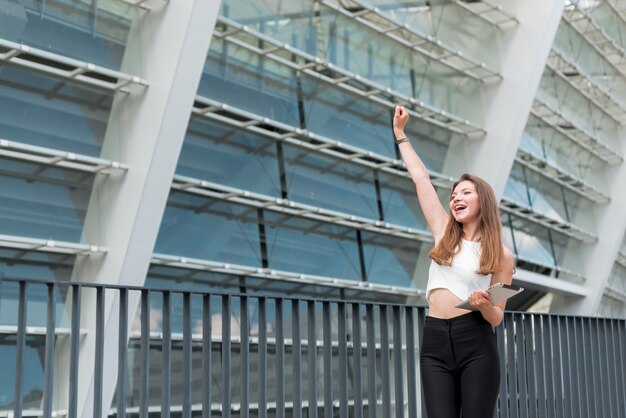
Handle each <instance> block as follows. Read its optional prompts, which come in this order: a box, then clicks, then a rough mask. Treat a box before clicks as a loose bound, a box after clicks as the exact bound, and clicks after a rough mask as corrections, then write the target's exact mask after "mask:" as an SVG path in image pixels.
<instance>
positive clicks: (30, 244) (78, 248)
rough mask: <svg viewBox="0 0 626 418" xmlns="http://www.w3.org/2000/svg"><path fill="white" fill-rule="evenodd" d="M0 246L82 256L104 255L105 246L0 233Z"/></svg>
mask: <svg viewBox="0 0 626 418" xmlns="http://www.w3.org/2000/svg"><path fill="white" fill-rule="evenodd" d="M0 247H2V248H11V249H16V250H23V251H39V252H45V253H53V254H71V255H77V256H82V257H89V256H92V255H98V254H100V255H104V254H105V253H106V252H107V248H105V247H100V246H97V245H86V244H77V243H74V242H66V241H55V240H51V239H47V240H46V239H37V238H26V237H19V236H14V235H0Z"/></svg>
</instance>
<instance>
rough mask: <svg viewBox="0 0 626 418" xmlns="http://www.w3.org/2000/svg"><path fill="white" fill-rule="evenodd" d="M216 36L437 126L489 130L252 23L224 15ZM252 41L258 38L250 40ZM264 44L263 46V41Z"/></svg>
mask: <svg viewBox="0 0 626 418" xmlns="http://www.w3.org/2000/svg"><path fill="white" fill-rule="evenodd" d="M214 36H215V37H216V38H218V39H222V40H225V41H228V42H230V43H232V44H234V45H237V46H239V47H241V48H245V49H247V50H248V51H250V52H253V53H255V54H258V55H260V56H264V57H267V58H270V59H272V60H273V61H276V62H278V63H281V64H283V65H285V66H288V67H290V68H292V69H294V70H297V71H301V72H303V73H305V74H307V75H309V76H311V77H314V78H317V79H319V80H322V81H325V82H327V83H329V84H332V85H335V86H337V87H340V88H342V89H344V90H346V91H348V92H350V93H352V94H356V95H358V96H360V97H362V98H363V99H364V100H370V101H372V102H375V103H378V104H381V105H383V106H386V107H388V108H394V107H395V106H396V105H397V104H405V105H406V106H407V110H408V111H409V114H410V115H411V116H414V117H415V118H418V119H422V120H424V121H427V122H429V123H431V124H433V125H435V126H439V127H442V128H445V129H448V130H450V131H452V132H456V133H458V134H461V135H463V136H467V137H471V138H477V137H482V136H484V135H485V130H484V129H483V128H481V127H479V126H477V125H475V124H473V123H472V122H470V121H468V120H466V119H461V118H459V117H458V116H455V115H452V114H449V113H447V112H446V111H444V110H440V109H437V108H435V107H433V106H431V105H428V104H426V103H424V102H422V101H420V100H416V99H415V98H413V97H410V96H407V95H404V94H402V93H400V92H397V91H393V90H391V89H390V88H389V87H384V86H381V85H379V84H377V83H375V82H373V81H371V80H367V79H366V78H365V77H363V76H360V75H358V74H355V73H352V72H350V71H347V70H345V69H343V68H341V67H338V66H336V65H334V64H332V63H330V62H328V61H327V60H324V59H321V58H319V57H314V56H312V55H309V54H307V53H305V52H303V51H300V50H298V49H296V48H294V47H292V46H291V45H288V44H286V43H280V42H278V41H276V40H274V39H272V38H270V37H268V36H265V35H263V34H262V33H259V32H257V31H255V30H253V29H250V28H249V27H248V26H245V25H241V24H239V23H237V22H235V21H233V20H230V19H227V18H225V17H223V16H220V17H218V24H217V26H216V27H215V32H214ZM250 41H254V44H253V43H250ZM260 43H262V44H263V48H259V46H258V45H259V44H260Z"/></svg>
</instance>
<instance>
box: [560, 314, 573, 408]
mask: <svg viewBox="0 0 626 418" xmlns="http://www.w3.org/2000/svg"><path fill="white" fill-rule="evenodd" d="M559 330H560V331H559V340H560V341H561V347H560V348H561V349H562V350H563V363H562V364H563V415H564V416H566V417H568V418H572V415H573V413H572V402H573V398H572V393H573V388H572V382H573V379H572V369H573V368H572V361H571V352H570V350H572V346H571V345H570V341H569V318H568V317H563V318H562V319H561V321H560V327H559Z"/></svg>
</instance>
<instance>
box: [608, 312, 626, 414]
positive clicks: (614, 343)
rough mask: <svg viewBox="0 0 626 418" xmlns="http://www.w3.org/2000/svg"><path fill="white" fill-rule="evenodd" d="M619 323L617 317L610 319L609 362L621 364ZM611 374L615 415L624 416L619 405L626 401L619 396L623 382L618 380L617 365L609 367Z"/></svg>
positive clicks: (621, 392)
mask: <svg viewBox="0 0 626 418" xmlns="http://www.w3.org/2000/svg"><path fill="white" fill-rule="evenodd" d="M619 323H620V320H618V319H612V320H611V351H612V353H613V356H612V361H611V364H615V365H618V364H621V362H620V358H619V355H620V351H619V341H618V340H617V338H618V335H619ZM610 369H611V371H612V374H613V382H612V383H613V389H614V390H615V394H614V395H615V400H616V402H615V416H616V417H621V416H626V412H624V411H623V410H622V409H621V405H622V404H623V403H624V402H626V400H625V399H624V398H626V396H620V394H623V393H624V392H623V388H624V386H623V383H621V382H620V379H619V370H618V368H617V367H611V368H610Z"/></svg>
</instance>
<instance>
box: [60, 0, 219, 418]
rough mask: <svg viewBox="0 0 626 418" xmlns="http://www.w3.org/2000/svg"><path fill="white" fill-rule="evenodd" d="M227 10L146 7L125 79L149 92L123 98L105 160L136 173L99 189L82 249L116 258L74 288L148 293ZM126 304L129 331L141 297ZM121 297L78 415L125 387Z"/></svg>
mask: <svg viewBox="0 0 626 418" xmlns="http://www.w3.org/2000/svg"><path fill="white" fill-rule="evenodd" d="M219 7H220V1H204V0H188V1H183V2H176V4H173V3H167V2H163V3H162V4H157V3H154V7H153V8H151V9H150V10H146V9H143V8H140V7H138V8H137V9H136V10H137V17H136V18H135V20H134V22H133V24H132V26H131V30H130V33H129V36H128V40H127V43H126V49H125V52H124V54H125V55H124V58H123V60H122V71H124V72H125V73H129V74H135V75H137V76H138V77H140V79H145V80H149V82H150V88H148V89H143V90H141V91H136V92H131V93H130V94H128V95H119V94H118V95H115V97H114V100H113V105H112V108H111V112H110V117H109V122H108V125H107V131H106V133H105V138H104V142H103V145H102V158H105V159H110V160H114V161H119V162H120V163H121V164H124V165H127V166H128V167H129V170H128V171H127V172H125V173H123V174H120V173H117V174H112V175H109V176H107V178H101V177H100V176H97V177H96V178H95V180H94V184H93V190H92V193H91V197H90V201H89V205H88V208H87V214H86V219H85V222H84V228H83V240H84V241H86V242H90V243H94V244H97V245H102V246H106V247H107V248H108V249H109V252H108V253H107V255H106V257H103V258H102V259H101V260H98V261H99V262H95V261H94V260H90V259H89V258H85V257H77V260H76V262H75V264H74V270H73V272H72V280H73V281H78V282H82V281H85V280H89V281H90V282H93V283H108V284H122V285H134V286H142V285H143V284H144V280H145V278H146V274H147V271H148V268H149V266H150V260H151V257H152V251H153V249H154V245H155V242H156V237H157V234H158V231H159V227H160V224H161V219H162V216H163V212H164V209H165V206H166V203H167V198H168V195H169V192H170V186H171V183H172V178H173V176H174V172H175V168H176V165H177V162H178V157H179V154H180V150H181V148H182V144H183V139H184V137H185V132H186V129H187V125H188V120H189V116H190V114H191V108H192V105H193V100H194V96H195V94H196V91H197V88H198V85H199V82H200V78H201V75H202V69H203V67H204V64H205V61H206V56H207V53H208V50H209V43H210V40H211V34H212V30H213V27H214V23H215V21H216V19H217V14H218V10H219ZM135 293H136V292H131V294H130V295H129V298H128V323H129V328H130V325H131V324H132V321H133V320H134V316H135V312H136V308H137V306H138V304H139V295H138V294H135ZM118 305H119V294H116V295H111V297H107V298H106V302H105V306H104V318H105V322H104V337H103V338H104V350H103V351H104V364H105V368H104V370H103V374H102V376H95V372H94V367H93V359H94V353H95V347H96V341H95V335H94V333H92V332H90V333H89V334H88V335H87V336H85V338H84V341H83V342H82V344H81V352H80V356H79V358H80V363H79V370H80V371H81V373H80V375H79V378H78V382H77V383H78V395H77V404H78V416H79V417H82V418H87V417H89V418H93V416H94V414H93V399H94V385H95V379H96V378H98V379H100V378H102V388H103V389H102V416H101V417H98V418H105V417H106V416H108V414H109V408H110V406H111V402H112V399H113V394H114V392H115V387H116V383H117V369H118V368H117V364H118V363H117V362H118V358H117V354H116V353H117V348H116V347H117V346H118V338H119V332H118V327H119V307H118ZM93 306H95V292H86V294H84V295H83V300H82V302H81V326H83V325H82V324H84V327H85V328H86V329H89V330H95V323H96V316H95V312H94V310H93ZM67 352H69V350H68V349H67V347H58V349H57V362H58V363H57V364H58V368H57V369H56V370H58V371H59V373H55V378H56V379H57V382H56V383H55V388H56V389H55V397H56V402H57V404H56V405H55V408H56V409H68V408H67V407H65V406H64V405H63V402H67V399H68V394H67V379H68V378H69V376H68V371H67V370H68V369H69V368H68V367H67V361H68V359H67V357H65V356H64V353H67Z"/></svg>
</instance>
